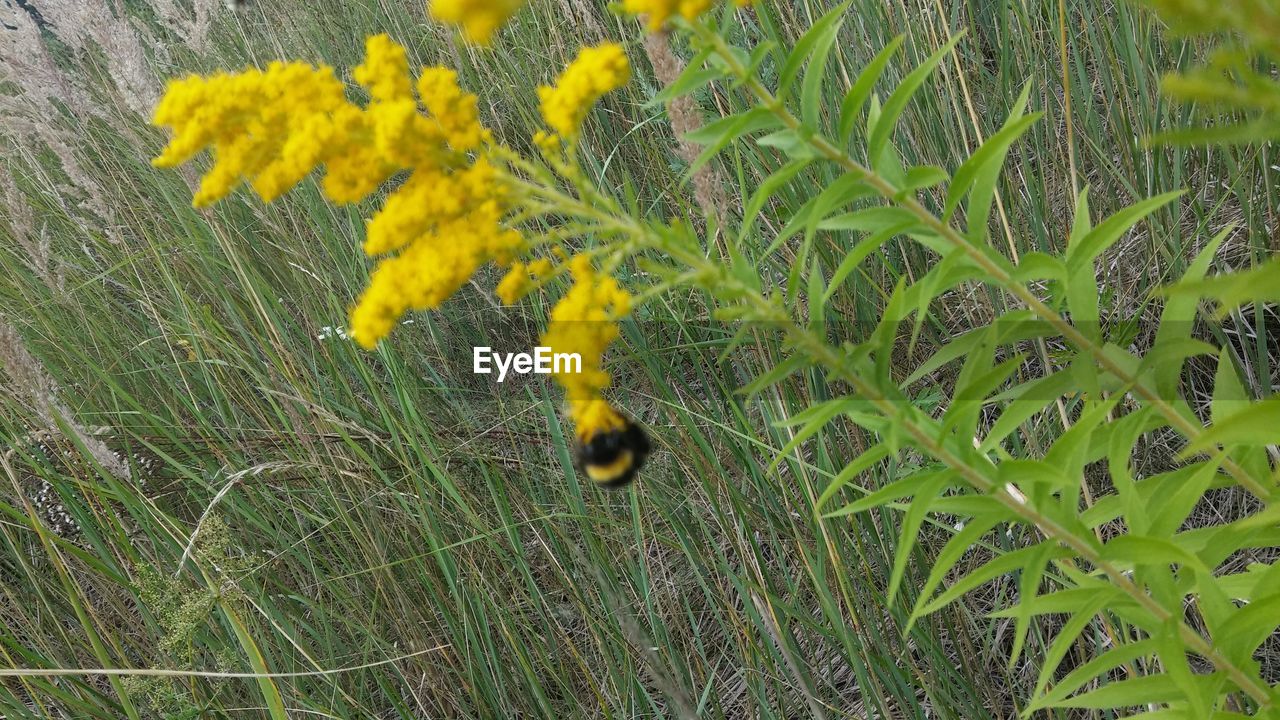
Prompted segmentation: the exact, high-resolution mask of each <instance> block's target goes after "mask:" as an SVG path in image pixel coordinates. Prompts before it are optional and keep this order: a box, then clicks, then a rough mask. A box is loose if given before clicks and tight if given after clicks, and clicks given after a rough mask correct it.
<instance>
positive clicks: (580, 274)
mask: <svg viewBox="0 0 1280 720" xmlns="http://www.w3.org/2000/svg"><path fill="white" fill-rule="evenodd" d="M569 272H570V273H571V274H572V276H573V287H572V288H570V290H569V292H568V293H566V294H565V296H564V297H563V298H561V299H560V301H559V302H558V303H556V306H555V307H554V308H552V310H551V324H550V326H548V327H547V331H546V333H544V334H543V336H542V344H543V345H544V346H547V347H549V348H551V350H552V352H556V353H576V354H578V355H579V356H580V357H581V358H582V372H579V373H572V372H567V373H556V374H555V376H554V377H555V379H556V382H557V383H559V384H560V386H561V387H563V388H564V389H565V398H566V400H567V402H568V406H569V417H570V419H571V420H573V423H574V426H575V428H576V431H577V433H578V437H579V438H580V439H582V440H584V441H585V440H588V439H590V438H591V437H592V436H594V435H595V434H597V433H600V432H607V431H610V430H620V429H622V428H623V427H624V426H625V423H626V421H625V420H624V419H623V418H622V416H621V415H619V414H618V412H617V411H616V410H614V409H613V408H612V407H611V406H610V405H609V403H608V402H607V401H606V400H605V399H604V397H603V395H602V391H603V390H604V389H605V388H606V387H608V386H609V374H608V373H607V372H605V371H604V369H603V367H602V356H603V354H604V351H605V348H607V347H609V344H610V343H612V342H613V341H614V340H616V339H617V337H618V333H619V330H618V320H619V319H621V318H622V317H624V316H625V315H627V313H629V312H631V296H630V295H628V294H627V293H626V291H624V290H623V289H622V288H620V287H618V282H617V281H616V280H615V279H614V278H612V277H610V276H608V275H604V276H602V275H600V274H598V273H597V272H596V271H595V268H593V267H592V266H591V259H590V258H589V257H588V256H586V255H577V256H575V257H574V258H573V259H572V260H570V261H569Z"/></svg>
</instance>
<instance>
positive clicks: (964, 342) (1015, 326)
mask: <svg viewBox="0 0 1280 720" xmlns="http://www.w3.org/2000/svg"><path fill="white" fill-rule="evenodd" d="M994 327H995V328H996V329H997V330H998V331H999V334H998V335H997V336H996V337H995V338H994V339H993V340H992V346H993V347H999V346H1000V345H1006V344H1010V343H1017V342H1021V341H1023V340H1030V339H1033V338H1038V337H1045V336H1047V335H1051V334H1053V333H1054V332H1055V331H1054V329H1053V326H1051V325H1049V324H1048V323H1046V322H1044V321H1042V320H1040V319H1038V318H1035V317H1033V316H1032V315H1031V314H1030V312H1028V311H1025V310H1017V311H1014V312H1011V313H1009V314H1007V315H1005V316H1004V317H1003V318H1001V320H1000V322H999V323H996V324H995V326H994ZM988 332H990V328H977V329H975V330H969V331H967V332H965V333H963V334H961V335H958V336H957V337H955V338H952V340H951V341H950V342H948V343H947V344H946V345H943V346H942V348H941V349H939V350H938V351H937V352H935V353H934V354H933V356H932V357H930V358H929V359H928V360H926V361H925V362H924V363H922V364H921V365H920V367H918V368H916V370H915V372H913V373H911V375H909V376H907V379H906V380H904V381H903V382H902V386H903V387H906V386H908V385H911V384H913V383H915V382H916V381H917V380H919V379H920V378H922V377H924V376H925V375H928V374H929V373H932V372H934V371H936V370H938V369H939V368H941V367H942V366H944V365H946V364H947V363H949V362H951V361H952V360H955V359H957V358H959V357H961V356H963V355H967V354H969V353H970V352H972V351H973V348H974V347H976V346H977V345H978V344H979V343H980V342H982V341H983V340H984V338H985V336H986V334H987V333H988Z"/></svg>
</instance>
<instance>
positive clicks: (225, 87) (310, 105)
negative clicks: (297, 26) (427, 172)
mask: <svg viewBox="0 0 1280 720" xmlns="http://www.w3.org/2000/svg"><path fill="white" fill-rule="evenodd" d="M346 103H347V101H346V98H345V97H344V93H343V87H342V83H341V82H339V81H338V79H337V78H336V77H335V76H334V74H333V70H332V69H330V68H328V67H325V66H321V67H312V66H310V65H306V64H305V63H288V64H286V63H280V62H275V63H271V65H270V66H269V67H268V68H267V69H266V70H265V71H264V70H258V69H251V70H246V71H244V72H242V73H239V74H236V75H231V74H228V73H218V74H216V75H212V76H210V77H207V78H206V77H199V76H196V75H191V76H188V77H186V78H183V79H181V80H174V81H170V83H169V86H168V88H167V89H166V91H165V95H164V97H163V98H162V99H161V100H160V103H159V105H157V107H156V111H155V115H154V118H153V120H152V122H153V123H154V124H156V125H164V126H168V127H171V128H173V130H174V136H173V139H172V140H170V142H169V144H168V145H167V146H166V147H165V149H164V151H163V152H162V153H161V154H160V156H159V157H157V158H155V159H154V160H153V161H152V163H153V164H154V165H155V166H157V167H174V166H176V165H180V164H182V163H184V162H186V161H187V160H190V159H191V158H192V157H193V156H194V155H196V154H197V153H199V152H200V151H202V150H204V149H205V148H206V147H211V148H212V150H213V155H214V165H213V168H212V169H210V171H209V172H208V173H207V174H206V175H205V177H204V178H203V179H202V181H201V185H200V189H199V191H198V192H197V193H196V196H195V198H194V199H193V204H194V205H196V206H197V207H203V206H205V205H209V204H211V203H213V202H215V201H217V200H219V199H221V198H223V197H225V196H226V195H227V194H228V193H230V192H231V191H232V190H234V189H235V188H236V186H237V185H239V184H240V183H241V182H242V181H244V180H245V179H250V180H253V179H255V178H259V177H261V181H260V182H257V183H255V185H256V189H258V191H259V192H260V193H262V194H263V197H264V199H266V200H271V199H273V198H275V197H276V196H278V195H279V194H280V193H282V192H284V191H285V190H287V189H288V188H290V187H292V186H293V185H294V184H296V183H297V182H298V181H299V180H301V179H302V178H303V177H305V176H306V174H307V173H308V172H310V171H311V169H312V167H314V164H312V165H310V166H304V163H299V161H298V158H296V157H294V156H293V155H291V154H290V153H289V152H286V150H287V148H288V146H289V141H290V139H291V138H293V137H294V136H295V135H298V134H300V133H305V132H308V128H310V127H311V126H312V124H313V121H314V120H315V119H316V118H321V117H326V116H328V115H329V114H332V113H334V112H335V111H337V110H338V109H339V108H341V107H343V106H344V105H345V104H346Z"/></svg>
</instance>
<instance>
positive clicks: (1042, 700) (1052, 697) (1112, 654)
mask: <svg viewBox="0 0 1280 720" xmlns="http://www.w3.org/2000/svg"><path fill="white" fill-rule="evenodd" d="M1155 649H1156V648H1155V641H1153V640H1151V639H1150V638H1148V639H1145V640H1138V641H1135V642H1127V643H1124V644H1123V645H1120V646H1119V647H1113V648H1111V649H1110V650H1107V651H1106V652H1104V653H1102V654H1101V655H1099V656H1097V657H1095V658H1092V659H1090V660H1089V661H1088V662H1086V663H1085V664H1083V665H1081V666H1080V667H1077V668H1075V669H1074V670H1072V671H1071V672H1069V673H1067V675H1066V676H1065V677H1063V678H1062V679H1061V680H1059V681H1058V682H1057V683H1055V684H1054V686H1053V689H1052V690H1050V691H1049V692H1048V693H1045V694H1043V695H1038V696H1036V697H1034V698H1032V700H1031V702H1030V703H1029V704H1028V705H1027V707H1026V708H1025V709H1024V710H1023V714H1024V716H1026V715H1030V714H1031V713H1033V712H1035V711H1037V710H1043V709H1044V708H1051V707H1058V706H1060V704H1061V702H1062V700H1063V699H1064V698H1066V697H1067V696H1069V695H1070V694H1071V693H1073V692H1075V691H1076V690H1079V689H1080V688H1081V687H1084V685H1085V683H1088V682H1089V681H1091V680H1093V679H1094V678H1098V677H1102V676H1103V675H1104V674H1105V673H1108V672H1110V671H1111V670H1114V669H1116V668H1118V667H1120V666H1121V665H1129V664H1130V663H1132V662H1133V661H1135V660H1137V659H1139V658H1143V657H1148V656H1151V655H1154V654H1155Z"/></svg>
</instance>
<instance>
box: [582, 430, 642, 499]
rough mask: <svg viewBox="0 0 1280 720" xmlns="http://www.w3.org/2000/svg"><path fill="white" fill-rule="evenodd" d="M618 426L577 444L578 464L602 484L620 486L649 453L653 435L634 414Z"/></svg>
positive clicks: (635, 470) (594, 480)
mask: <svg viewBox="0 0 1280 720" xmlns="http://www.w3.org/2000/svg"><path fill="white" fill-rule="evenodd" d="M623 419H624V420H626V425H625V426H623V427H622V428H621V429H618V430H609V431H605V432H598V433H596V434H595V435H593V436H592V437H591V438H590V439H589V440H585V441H584V440H579V441H577V442H576V443H575V445H574V455H575V464H576V465H577V467H578V471H579V472H581V473H582V474H583V475H584V476H586V478H587V479H588V480H590V481H591V482H593V483H595V484H596V485H597V486H599V487H602V488H611V489H612V488H620V487H623V486H625V485H627V484H628V483H630V482H631V481H632V480H634V479H635V477H636V473H637V472H638V471H639V470H640V468H641V466H643V465H644V461H645V458H647V457H648V456H649V436H648V435H646V434H645V432H644V430H643V429H641V427H640V426H639V425H637V424H636V423H634V422H632V421H631V419H630V418H623Z"/></svg>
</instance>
